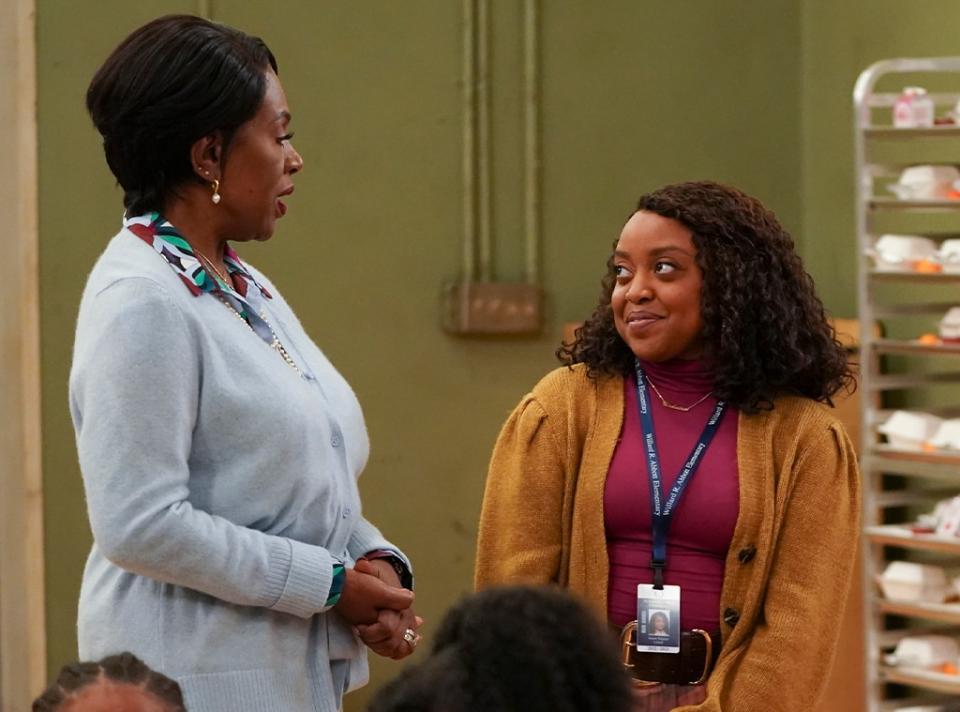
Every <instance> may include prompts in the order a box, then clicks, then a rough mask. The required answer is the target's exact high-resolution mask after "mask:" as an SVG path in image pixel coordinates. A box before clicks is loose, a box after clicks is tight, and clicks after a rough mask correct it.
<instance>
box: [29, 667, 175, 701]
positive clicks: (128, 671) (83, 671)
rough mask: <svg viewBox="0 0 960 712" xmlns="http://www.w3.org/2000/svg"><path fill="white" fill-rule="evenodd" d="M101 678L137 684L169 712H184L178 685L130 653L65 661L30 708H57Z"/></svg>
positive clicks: (136, 685) (134, 685) (135, 685)
mask: <svg viewBox="0 0 960 712" xmlns="http://www.w3.org/2000/svg"><path fill="white" fill-rule="evenodd" d="M102 680H109V681H111V682H114V683H118V684H127V685H132V686H133V687H138V688H140V689H141V690H144V691H145V692H147V693H149V694H151V695H153V696H154V697H156V698H157V699H158V700H159V701H161V702H163V703H165V704H166V706H167V708H168V709H169V710H170V712H186V707H185V706H184V703H183V693H182V692H181V690H180V685H178V684H177V683H176V682H175V681H174V680H171V679H170V678H169V677H167V676H166V675H162V674H160V673H159V672H156V671H154V670H151V669H150V668H149V667H147V665H146V664H145V663H144V662H143V661H142V660H140V658H138V657H137V656H136V655H133V654H132V653H120V654H119V655H111V656H109V657H106V658H104V659H103V660H100V661H98V662H81V663H73V664H71V665H64V666H63V668H61V669H60V674H59V675H57V679H56V681H55V682H54V683H53V684H52V685H50V687H48V688H47V689H46V690H45V691H44V692H43V694H42V695H40V696H39V697H38V698H37V699H35V700H34V701H33V707H32V708H31V709H32V711H33V712H56V710H59V709H60V708H61V706H62V705H63V704H64V703H65V702H67V700H69V699H70V698H71V697H73V696H74V695H76V694H78V693H80V692H81V691H82V690H83V689H84V688H86V687H89V686H90V685H93V684H95V683H97V682H100V681H102Z"/></svg>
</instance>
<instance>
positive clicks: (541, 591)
mask: <svg viewBox="0 0 960 712" xmlns="http://www.w3.org/2000/svg"><path fill="white" fill-rule="evenodd" d="M367 709H368V712H414V711H416V712H481V711H482V712H487V711H488V710H499V711H501V712H512V711H515V712H591V711H596V712H629V710H630V709H631V693H630V682H629V679H628V677H627V675H626V674H625V673H624V670H623V667H622V665H621V664H620V662H619V660H618V657H617V645H616V638H615V637H614V636H612V635H611V634H609V633H608V632H607V631H606V630H605V629H604V628H603V627H602V626H601V625H600V623H599V621H597V620H596V619H594V618H593V616H592V615H591V614H590V613H589V612H588V611H587V609H586V608H584V607H583V605H581V604H580V603H579V602H578V601H576V600H575V599H574V598H573V597H571V596H570V595H569V594H567V593H564V592H563V591H560V590H559V589H556V588H533V587H525V586H510V587H502V588H492V589H488V590H486V591H482V592H481V593H478V594H475V595H472V596H469V597H467V598H465V599H464V600H463V601H461V602H460V603H459V604H457V605H456V606H454V607H453V608H452V609H451V610H450V611H449V612H448V613H447V615H446V616H445V617H444V619H443V621H442V622H441V623H440V627H439V629H438V631H437V633H436V636H435V639H434V644H433V650H432V652H431V655H430V657H429V658H427V660H425V661H424V662H423V663H420V664H419V665H415V666H412V667H409V668H407V669H406V670H405V671H404V672H403V673H402V674H401V675H400V676H399V677H398V678H397V679H395V680H393V681H392V682H390V683H389V684H387V685H386V686H384V687H383V688H382V689H381V690H380V692H379V693H378V694H377V696H376V697H375V698H374V700H373V702H372V703H371V704H370V706H369V707H368V708H367Z"/></svg>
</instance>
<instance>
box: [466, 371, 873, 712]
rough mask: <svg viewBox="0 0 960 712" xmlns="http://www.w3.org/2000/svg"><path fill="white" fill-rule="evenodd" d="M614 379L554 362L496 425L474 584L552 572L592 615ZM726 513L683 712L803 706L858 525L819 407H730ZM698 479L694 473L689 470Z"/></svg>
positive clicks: (855, 494) (598, 587)
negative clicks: (731, 482)
mask: <svg viewBox="0 0 960 712" xmlns="http://www.w3.org/2000/svg"><path fill="white" fill-rule="evenodd" d="M623 407H624V400H623V379H622V378H620V377H605V378H600V379H596V380H593V379H589V378H587V376H586V370H585V369H584V368H583V366H582V365H578V366H575V367H574V368H573V369H568V368H560V369H558V370H556V371H554V372H552V373H550V374H549V375H547V376H546V378H544V379H543V380H542V381H541V382H540V383H539V384H537V386H536V387H535V388H534V390H533V392H532V393H530V394H528V395H527V396H525V397H524V398H523V400H522V401H521V402H520V404H519V405H518V406H517V408H516V409H515V410H514V412H513V414H512V415H511V416H510V418H509V419H508V420H507V422H506V424H505V425H504V426H503V430H502V431H501V433H500V437H499V439H498V440H497V444H496V447H495V449H494V452H493V457H492V460H491V463H490V471H489V476H488V479H487V485H486V492H485V494H484V499H483V509H482V512H481V517H480V531H479V541H478V552H477V568H476V585H477V587H479V588H483V587H489V586H493V585H498V584H507V583H534V584H547V583H556V584H559V585H560V586H563V587H566V588H568V589H569V590H570V591H572V592H574V593H576V594H578V595H579V596H581V597H582V598H583V599H584V600H585V601H586V602H587V603H588V604H589V605H590V606H591V607H592V608H593V609H594V610H595V611H596V612H597V613H598V614H599V615H600V616H601V617H602V619H603V620H604V621H605V620H606V618H607V611H606V607H607V580H608V577H609V570H608V559H607V549H606V536H605V531H604V516H603V491H604V484H605V480H606V476H607V470H608V469H609V465H610V460H611V458H612V456H613V451H614V448H615V447H616V444H617V439H618V438H619V436H620V430H621V426H622V423H623ZM737 460H738V467H739V476H740V514H739V518H738V519H737V525H736V528H735V531H734V534H733V539H732V541H731V544H730V552H729V554H728V556H727V561H726V568H725V571H724V581H723V590H722V594H721V603H720V622H721V635H722V637H723V649H722V652H721V654H720V658H719V660H718V661H717V665H716V668H715V669H714V672H713V674H712V675H711V677H710V681H709V683H708V687H707V690H708V697H707V700H706V701H705V702H704V703H702V704H700V705H696V706H687V707H682V708H678V709H679V710H683V712H693V711H694V710H697V711H703V712H707V711H709V712H721V711H722V712H761V711H762V712H774V711H783V712H788V711H792V710H796V711H797V712H801V711H802V712H806V711H807V710H810V709H812V708H813V707H814V705H815V704H816V701H817V699H818V698H819V696H820V693H821V691H822V689H823V687H824V685H825V684H826V681H827V676H828V674H829V672H830V669H831V664H832V661H833V655H834V651H835V648H836V642H837V640H836V638H837V633H838V631H839V630H840V625H839V619H840V617H841V615H842V613H843V608H844V605H845V602H846V598H847V594H848V589H849V584H850V578H851V572H852V570H853V565H854V557H855V551H856V545H857V538H858V535H859V530H860V524H859V523H860V485H859V474H858V470H857V463H856V457H855V455H854V451H853V447H852V446H851V444H850V441H849V439H848V437H847V435H846V432H845V431H844V429H843V426H842V425H840V423H839V422H838V421H837V420H836V419H835V418H834V417H833V416H832V415H831V414H830V411H829V409H828V408H827V407H826V406H823V405H820V404H818V403H815V402H813V401H811V400H808V399H804V398H796V397H784V398H781V399H778V400H777V401H776V404H775V407H774V409H773V410H772V411H769V412H763V413H760V414H757V415H744V414H741V415H740V421H739V430H738V436H737ZM700 476H701V477H703V476H708V475H707V474H706V473H701V475H700Z"/></svg>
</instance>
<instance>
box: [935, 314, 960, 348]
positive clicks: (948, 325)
mask: <svg viewBox="0 0 960 712" xmlns="http://www.w3.org/2000/svg"><path fill="white" fill-rule="evenodd" d="M940 338H941V339H944V340H947V341H958V340H960V307H953V308H952V309H950V310H949V311H947V313H946V314H944V315H943V318H942V319H941V320H940Z"/></svg>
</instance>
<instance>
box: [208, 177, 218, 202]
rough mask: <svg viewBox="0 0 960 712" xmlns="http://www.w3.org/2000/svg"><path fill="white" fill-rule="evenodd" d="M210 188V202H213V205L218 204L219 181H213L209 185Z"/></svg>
mask: <svg viewBox="0 0 960 712" xmlns="http://www.w3.org/2000/svg"><path fill="white" fill-rule="evenodd" d="M210 187H211V188H213V195H212V196H211V197H210V200H212V201H213V204H214V205H219V204H220V181H219V180H217V179H214V180H213V183H211V184H210Z"/></svg>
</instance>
